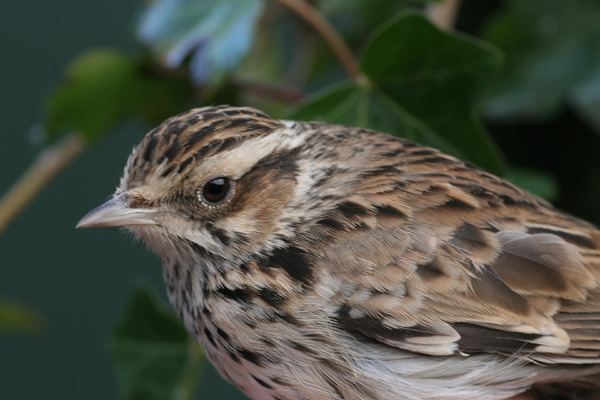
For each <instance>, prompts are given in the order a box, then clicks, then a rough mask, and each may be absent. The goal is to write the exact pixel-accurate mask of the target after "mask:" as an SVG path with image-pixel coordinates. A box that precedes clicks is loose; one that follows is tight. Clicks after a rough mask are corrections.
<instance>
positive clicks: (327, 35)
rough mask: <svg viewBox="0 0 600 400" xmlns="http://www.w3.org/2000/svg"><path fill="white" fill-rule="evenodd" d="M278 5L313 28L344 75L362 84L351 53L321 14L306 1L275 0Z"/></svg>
mask: <svg viewBox="0 0 600 400" xmlns="http://www.w3.org/2000/svg"><path fill="white" fill-rule="evenodd" d="M276 1H277V2H279V3H280V4H282V5H284V6H285V7H287V8H289V9H290V10H292V11H293V12H295V13H296V14H298V16H299V17H300V18H302V19H303V20H304V21H305V22H306V23H307V24H309V25H310V26H312V27H313V29H314V30H315V31H317V32H318V33H319V35H321V36H322V37H323V39H324V40H325V41H326V42H327V43H328V44H329V46H330V47H331V49H332V50H333V52H334V53H335V54H336V56H337V58H338V59H339V60H340V62H341V64H342V66H343V67H344V70H345V71H346V74H348V76H349V77H350V78H352V79H353V80H355V81H357V82H362V81H363V80H364V79H365V77H364V76H363V75H362V74H361V72H360V70H359V68H358V64H357V62H356V58H355V57H354V54H352V51H351V50H350V48H349V47H348V45H347V44H346V42H344V40H343V39H342V37H341V36H340V34H339V33H338V32H337V31H336V30H335V29H334V28H333V27H332V26H331V24H330V23H329V21H327V20H326V19H325V18H324V17H323V15H322V14H321V13H319V12H318V11H317V10H316V9H315V8H314V7H313V6H312V5H310V3H309V2H308V1H306V0H276Z"/></svg>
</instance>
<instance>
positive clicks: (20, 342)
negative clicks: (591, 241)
mask: <svg viewBox="0 0 600 400" xmlns="http://www.w3.org/2000/svg"><path fill="white" fill-rule="evenodd" d="M313 3H316V4H317V5H319V6H323V7H324V8H325V9H326V10H329V12H330V19H331V20H332V22H333V23H334V25H335V26H338V27H339V29H340V31H341V32H342V34H343V35H345V37H348V38H349V39H348V40H349V42H350V44H351V46H352V47H353V49H355V51H356V49H358V48H360V46H361V44H362V43H364V40H365V37H366V36H367V33H368V32H370V31H372V30H373V28H374V27H375V26H376V25H377V24H375V22H373V21H377V23H380V22H384V21H385V19H384V17H383V16H382V15H378V16H374V15H373V16H371V15H370V16H369V17H372V21H370V22H369V23H368V24H366V23H365V24H363V26H362V27H361V28H360V29H358V28H357V29H354V27H355V26H356V25H355V24H356V23H357V22H356V20H355V19H353V17H352V16H351V15H350V16H349V15H345V14H344V13H343V8H344V7H343V6H341V5H340V4H342V3H341V2H340V1H326V0H324V1H316V2H313ZM350 3H352V4H357V3H360V2H359V1H352V2H348V4H350ZM373 3H374V4H375V3H377V4H380V3H384V2H382V1H379V0H378V1H375V2H373ZM397 3H403V2H397ZM406 3H415V4H416V5H418V6H421V4H420V3H422V2H406ZM531 3H536V2H535V1H532V2H531ZM550 3H552V4H553V5H554V6H555V7H554V11H555V12H556V13H562V11H561V10H562V8H561V7H563V6H564V5H565V4H567V3H568V2H567V1H566V0H564V1H562V2H560V1H551V2H550ZM588 3H589V4H588ZM514 4H516V2H514V1H513V2H510V1H507V2H501V1H491V0H489V1H488V0H484V1H481V0H473V1H464V2H462V5H461V12H460V14H459V15H458V17H457V19H456V23H455V26H456V29H458V30H461V31H464V32H467V33H471V34H474V35H482V34H483V33H482V32H484V31H485V32H487V33H486V35H488V38H489V39H490V40H492V39H493V40H496V41H497V44H498V45H501V44H502V43H509V42H511V41H510V40H509V39H510V38H507V37H506V35H507V33H506V32H507V30H506V29H505V30H502V29H501V28H502V24H505V25H507V26H509V27H510V26H511V25H510V24H514V25H513V26H515V27H516V26H521V25H522V24H523V21H520V20H519V19H518V18H513V17H510V18H508V17H507V18H504V19H503V20H502V21H500V22H499V23H497V24H496V25H494V26H493V27H491V28H490V24H491V23H490V22H489V21H491V20H492V18H497V17H498V15H500V14H499V13H501V12H502V10H506V9H507V8H508V7H509V5H510V6H511V7H514ZM570 4H571V5H570V6H564V7H567V8H569V9H576V10H574V11H573V15H572V16H570V17H569V18H573V20H577V18H579V16H580V14H578V12H580V11H581V10H583V9H584V7H588V6H589V5H590V4H591V7H592V8H591V9H590V8H589V7H588V8H587V9H586V10H588V11H587V13H588V14H593V16H594V17H597V16H599V15H600V14H598V8H599V7H600V6H599V5H598V2H597V1H593V0H591V1H589V2H585V1H583V0H578V1H575V2H572V3H570ZM576 5H577V6H576ZM403 6H405V5H403ZM142 7H143V6H142V4H141V3H138V2H136V1H117V0H105V1H102V2H98V1H92V0H63V1H60V2H47V1H42V0H25V1H18V2H10V1H4V2H2V3H1V4H0V38H2V39H1V40H0V57H1V60H2V61H0V88H1V89H2V90H1V92H2V95H0V102H1V104H0V110H1V119H0V144H1V145H0V167H1V171H2V172H1V173H0V194H1V193H3V192H5V191H6V190H8V188H9V187H10V186H11V185H12V184H13V183H14V182H15V181H16V180H17V179H18V178H19V177H20V175H21V174H22V173H23V171H25V170H26V169H27V167H28V166H29V165H30V164H31V162H32V161H33V160H34V159H35V157H36V155H37V154H38V153H39V152H40V151H41V150H42V149H43V146H44V138H43V133H42V132H43V131H42V129H41V125H42V122H43V118H44V113H43V110H44V104H45V99H46V98H47V96H48V95H49V93H50V92H51V91H52V89H53V88H54V87H55V86H56V85H58V84H59V83H60V81H61V78H62V77H63V75H64V71H65V66H66V65H67V64H68V63H69V62H70V61H71V60H73V59H74V58H75V57H76V56H77V55H78V54H80V53H81V52H82V51H84V50H86V49H89V48H91V47H110V48H113V49H117V50H120V51H124V52H135V51H139V50H138V49H139V48H138V45H137V44H136V39H135V29H136V28H135V23H134V20H135V16H136V15H139V13H140V11H141V9H142ZM578 7H579V8H578ZM398 8H400V7H398ZM550 8H552V7H550ZM592 9H593V11H590V10H592ZM340 10H342V11H340ZM536 10H537V9H535V7H532V9H531V10H521V11H522V13H521V14H518V13H516V14H515V15H517V14H518V15H521V16H523V15H525V16H524V17H522V18H535V22H534V23H533V25H536V24H537V27H538V28H537V29H538V30H541V31H544V32H545V31H549V33H547V35H550V36H552V35H557V36H556V38H555V39H552V41H551V42H552V43H558V44H560V46H559V49H558V50H557V49H555V48H553V47H552V46H550V47H545V48H544V50H543V51H541V52H540V56H539V57H540V58H539V59H535V58H534V59H529V60H527V62H526V63H525V64H526V65H525V66H523V65H522V64H518V63H516V64H510V63H511V62H512V61H514V57H519V56H520V54H521V53H519V51H521V52H523V51H528V50H527V49H526V48H525V47H526V46H525V44H523V47H524V48H523V49H513V48H511V50H510V51H512V53H511V52H510V51H509V52H508V56H507V57H506V61H507V63H508V71H509V72H510V71H512V72H514V73H512V75H510V74H508V75H507V74H505V75H501V77H500V78H499V80H498V81H497V82H499V83H500V85H499V86H498V84H497V85H496V86H495V87H493V88H492V89H490V93H491V94H488V97H486V98H485V101H484V102H483V108H482V109H483V115H484V119H483V122H484V124H485V126H486V128H487V130H488V131H489V133H490V134H491V136H492V137H493V139H494V140H495V142H496V143H497V144H498V147H499V148H500V149H501V151H502V153H503V155H504V158H505V159H506V161H507V164H508V165H510V166H516V167H518V168H521V169H524V170H526V171H535V173H534V174H533V175H532V174H525V176H524V177H523V176H521V177H520V178H519V177H517V178H516V180H517V181H519V179H520V182H523V181H526V180H529V185H530V186H531V187H530V189H532V188H534V187H536V186H538V184H540V185H541V186H542V189H541V191H540V192H541V194H543V195H546V196H547V197H549V198H550V199H551V200H553V201H554V202H555V204H557V205H558V206H559V207H560V208H563V209H565V210H567V211H569V212H571V213H573V214H575V215H577V216H580V217H583V218H586V219H588V220H591V221H592V222H595V223H598V222H600V203H599V201H600V178H599V177H600V139H599V136H598V129H597V128H595V126H596V125H595V124H597V123H598V115H600V114H599V113H598V112H597V111H598V104H600V102H597V99H598V98H600V95H599V94H598V93H599V92H600V78H594V79H597V82H596V83H595V85H596V86H594V79H592V78H590V82H591V83H589V85H587V86H586V85H584V84H582V83H581V82H580V81H576V80H574V79H572V80H569V79H566V78H564V77H565V76H566V77H573V76H579V77H581V76H583V75H585V74H590V75H591V76H592V77H594V76H598V77H600V54H596V53H594V52H593V51H592V54H591V55H590V54H588V53H589V51H588V50H589V48H590V46H591V47H592V48H593V47H594V46H595V47H596V48H598V47H600V46H598V43H600V42H598V41H597V40H596V39H598V36H594V35H596V34H597V33H598V32H597V30H593V29H590V30H589V31H588V30H585V29H583V28H585V26H584V27H582V26H579V27H578V28H577V32H574V31H575V29H574V28H572V27H571V28H565V29H563V28H564V27H563V26H561V24H563V23H565V24H566V22H564V21H562V20H557V19H556V16H555V15H554V14H552V13H548V15H537V16H535V17H532V16H531V15H530V16H527V12H530V13H534V12H536ZM384 11H385V10H384ZM275 14H276V15H280V14H281V10H279V11H277V12H276V13H275ZM389 15H391V14H388V15H387V16H386V18H387V17H389ZM532 15H533V14H532ZM286 18H291V17H286ZM511 18H512V19H511ZM544 18H546V19H544ZM267 19H268V18H267ZM592 20H593V19H592ZM529 21H531V19H530V20H529ZM579 21H581V20H579ZM596 21H598V20H596ZM579 25H585V23H581V22H580V23H579ZM505 28H506V27H505ZM580 28H581V29H580ZM300 29H303V30H308V28H306V27H305V26H301V27H300ZM510 30H511V29H508V31H510ZM590 32H591V33H590ZM561 35H564V36H561ZM569 35H571V36H569ZM565 36H566V39H565ZM526 37H527V38H529V36H526ZM527 44H531V43H529V42H528V43H527ZM565 48H566V49H576V50H578V51H572V52H569V51H564V49H565ZM561 51H564V53H561ZM586 51H588V52H587V53H586ZM582 53H585V54H584V55H582ZM511 57H513V58H511ZM288 58H289V57H288ZM558 59H560V60H561V62H560V65H558V63H557V60H558ZM540 60H541V61H540ZM544 60H545V61H546V63H545V64H544V63H543V62H542V61H544ZM582 64H585V65H584V66H585V67H586V68H584V69H582ZM511 65H512V67H511ZM514 65H517V66H516V67H515V66H514ZM544 65H545V69H544V68H542V67H543V66H544ZM505 68H507V67H505ZM510 68H513V70H511V69H510ZM519 68H521V69H519ZM535 68H539V70H537V71H538V72H537V75H536V72H535ZM557 69H558V71H557ZM505 71H506V69H505ZM515 71H516V72H515ZM523 71H526V72H523ZM532 71H534V72H532ZM590 71H591V72H590ZM292 72H293V71H292ZM528 73H529V74H533V75H534V76H544V79H540V80H539V81H537V82H530V81H528V79H529V76H531V75H527V74H528ZM314 75H315V77H314V78H313V79H311V80H307V81H305V82H304V83H303V85H302V89H303V90H309V89H307V88H313V89H312V91H314V88H316V87H322V86H323V82H327V83H328V82H329V81H328V80H327V79H325V78H323V75H324V73H321V74H314ZM333 75H334V76H336V78H335V79H333V81H335V80H338V81H339V80H340V76H341V75H343V71H341V68H339V67H338V68H337V70H335V71H334V72H333ZM503 84H505V86H503ZM510 85H515V86H519V85H520V86H521V87H526V89H527V91H523V92H521V93H519V92H518V91H513V92H508V93H507V92H506V91H503V88H504V87H507V86H510ZM545 85H547V86H548V87H553V88H555V87H556V86H558V87H559V89H560V93H557V92H556V90H547V89H548V88H547V87H545ZM572 88H576V89H578V90H579V91H578V92H577V93H575V91H574V90H571V89H572ZM557 90H558V89H557ZM586 90H587V92H585V91H586ZM309 91H311V90H309ZM582 91H583V92H585V93H587V95H588V97H589V96H591V98H592V100H590V101H589V103H586V107H582V106H581V104H582V102H584V100H582V99H585V97H584V96H583V95H581V92H582ZM223 93H225V94H224V95H223V97H219V96H215V97H212V98H211V100H212V101H215V102H218V100H215V99H220V98H223V99H225V100H226V101H230V100H231V99H233V98H234V97H232V96H230V94H229V92H223ZM532 93H533V94H532ZM574 93H575V94H574ZM578 94H580V95H578ZM536 96H537V97H536ZM235 98H236V99H238V101H240V102H241V103H243V102H244V99H243V98H242V99H241V100H240V99H239V97H235ZM543 99H545V100H548V103H549V104H542V103H543V101H542V100H543ZM594 102H597V103H594ZM275 103H276V102H275ZM268 104H271V107H272V109H273V110H281V106H277V105H273V102H271V103H268ZM594 104H595V105H594ZM532 105H533V106H539V107H533V106H532ZM594 107H596V108H594ZM267 108H268V105H267ZM582 110H583V111H582ZM278 116H283V115H278ZM148 128H149V125H147V124H144V123H140V122H135V121H133V122H132V121H128V122H126V123H123V124H119V125H118V127H117V128H116V129H114V130H112V133H111V135H109V136H108V135H107V136H106V137H105V138H103V139H102V140H100V141H99V142H97V143H96V144H95V145H94V146H92V147H91V148H90V150H89V151H86V152H85V153H84V154H83V156H82V157H81V158H80V159H79V160H77V161H76V162H75V163H74V164H73V165H72V166H71V167H69V168H67V169H66V170H65V171H64V172H63V173H62V174H60V175H59V176H58V177H57V179H56V180H55V181H54V182H53V183H51V184H50V185H49V186H48V187H47V188H46V189H45V190H44V191H43V192H42V193H41V194H40V195H39V196H38V197H37V198H35V200H34V201H33V203H32V204H31V205H30V206H29V207H28V208H26V210H25V211H24V212H23V214H21V215H20V216H18V218H17V219H16V220H15V221H14V222H13V223H12V224H11V225H10V226H8V228H7V229H6V230H5V231H4V233H3V234H2V237H1V238H0V272H1V276H0V299H4V301H16V302H18V303H19V304H21V305H23V306H26V307H28V308H30V309H31V310H33V311H34V312H35V313H36V314H37V315H39V316H40V320H39V321H38V320H36V321H34V322H32V323H33V324H34V325H36V326H37V328H35V329H33V330H34V331H35V333H29V334H22V333H13V332H10V331H8V332H1V333H0V398H2V399H38V398H45V399H74V398H82V399H111V398H117V393H118V387H117V380H116V377H115V368H114V364H113V362H112V360H111V356H110V353H109V351H108V337H109V334H110V332H111V331H112V330H113V329H114V327H115V325H116V324H117V322H118V321H119V319H120V318H121V317H122V315H123V313H124V312H125V308H126V303H127V299H128V297H129V293H130V291H131V288H132V285H133V282H135V281H136V280H139V279H141V278H143V279H147V280H148V281H150V282H151V284H152V285H154V286H155V287H156V292H157V293H159V294H160V296H162V297H163V298H164V295H163V293H164V287H163V283H162V278H161V267H160V262H159V260H158V259H157V258H156V257H154V256H153V255H151V254H150V253H148V252H147V251H146V250H145V249H144V248H143V247H142V246H141V245H140V244H137V243H133V244H132V242H131V240H130V238H128V237H126V236H125V235H123V234H121V233H120V232H119V231H118V230H117V229H97V230H83V231H76V230H75V229H74V226H75V224H76V223H77V221H78V220H79V218H81V217H82V216H83V215H84V214H85V213H86V212H88V211H89V210H91V209H92V208H94V207H96V206H97V205H99V204H101V203H102V202H103V201H105V200H106V199H107V198H108V196H109V195H110V194H111V193H112V191H113V190H114V188H115V186H116V185H117V184H118V179H119V177H120V175H121V172H122V169H123V167H124V165H125V161H126V159H127V156H128V155H129V154H130V152H131V150H132V148H133V146H134V145H135V144H136V143H138V142H139V140H140V139H141V138H142V137H143V135H144V134H145V132H146V130H147V129H148ZM510 171H512V170H509V175H510V174H511V173H512V174H513V175H519V172H518V171H517V169H515V171H516V172H515V171H512V172H510ZM532 179H533V182H531V180H532ZM540 182H541V183H540ZM197 397H198V398H203V399H217V398H218V399H243V398H245V397H244V396H243V395H241V394H239V392H238V391H237V390H236V389H235V388H233V387H231V386H230V385H228V384H226V383H224V382H223V381H222V380H221V379H220V378H217V374H216V373H215V372H214V370H213V369H212V367H207V371H206V373H205V375H204V377H203V382H202V383H201V386H200V390H199V393H198V396H197Z"/></svg>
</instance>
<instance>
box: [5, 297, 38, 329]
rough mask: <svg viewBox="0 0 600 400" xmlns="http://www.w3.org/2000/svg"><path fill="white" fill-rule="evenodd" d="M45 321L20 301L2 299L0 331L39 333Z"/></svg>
mask: <svg viewBox="0 0 600 400" xmlns="http://www.w3.org/2000/svg"><path fill="white" fill-rule="evenodd" d="M43 326H44V322H43V319H42V317H40V316H39V315H38V314H37V313H36V312H35V311H33V310H32V309H31V308H29V307H27V306H25V305H24V304H21V303H19V302H16V301H13V300H8V299H2V300H0V332H13V333H26V334H39V333H40V332H41V331H42V330H43Z"/></svg>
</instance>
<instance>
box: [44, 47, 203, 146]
mask: <svg viewBox="0 0 600 400" xmlns="http://www.w3.org/2000/svg"><path fill="white" fill-rule="evenodd" d="M191 94H192V89H191V87H190V85H189V83H187V82H186V81H185V80H184V79H182V78H173V77H168V76H161V75H159V74H157V73H153V72H152V71H151V70H150V68H149V67H148V66H147V65H146V63H145V61H143V60H139V59H137V58H134V57H131V56H128V55H125V54H122V53H119V52H117V51H114V50H105V49H102V50H92V51H89V52H86V53H84V54H82V55H81V56H80V57H78V58H77V59H76V60H75V61H73V63H72V64H71V65H70V66H69V68H68V70H67V74H66V79H65V80H64V81H63V82H62V84H61V85H59V86H58V87H57V88H56V89H55V90H54V92H53V93H52V94H51V96H50V98H49V99H48V102H47V105H46V114H47V116H46V134H47V140H52V139H54V138H55V137H56V136H58V135H59V134H61V133H64V132H65V131H76V132H78V133H79V134H81V135H83V136H84V137H85V138H86V139H87V140H88V141H95V140H98V139H101V138H103V137H104V136H106V134H107V133H108V132H109V131H110V130H111V129H112V128H113V127H114V126H115V125H116V124H118V123H119V122H121V121H122V120H123V119H125V118H129V117H133V116H140V117H142V118H143V119H144V120H147V121H148V122H150V123H151V124H156V123H158V122H161V121H162V120H163V119H165V118H167V117H169V116H171V115H173V114H174V113H176V112H179V111H181V109H182V108H183V105H184V104H185V103H186V102H187V101H188V99H189V98H190V97H191Z"/></svg>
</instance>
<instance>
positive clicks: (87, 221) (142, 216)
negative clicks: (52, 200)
mask: <svg viewBox="0 0 600 400" xmlns="http://www.w3.org/2000/svg"><path fill="white" fill-rule="evenodd" d="M156 214H157V210H155V209H148V208H146V209H145V208H131V207H130V206H129V201H128V198H127V193H126V192H125V193H121V194H120V195H118V196H115V197H113V198H112V199H110V200H108V201H107V202H106V203H104V204H102V205H101V206H99V207H96V208H94V209H93V210H92V211H90V212H89V213H87V214H86V215H85V216H84V217H83V218H81V220H80V221H79V222H78V223H77V226H76V228H100V227H104V226H129V225H158V222H157V221H156V220H155V219H154V216H155V215H156Z"/></svg>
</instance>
